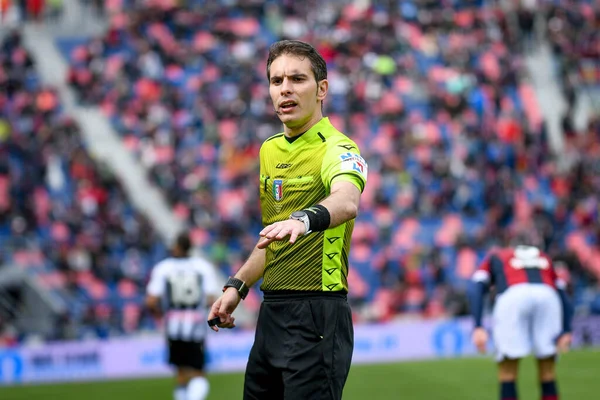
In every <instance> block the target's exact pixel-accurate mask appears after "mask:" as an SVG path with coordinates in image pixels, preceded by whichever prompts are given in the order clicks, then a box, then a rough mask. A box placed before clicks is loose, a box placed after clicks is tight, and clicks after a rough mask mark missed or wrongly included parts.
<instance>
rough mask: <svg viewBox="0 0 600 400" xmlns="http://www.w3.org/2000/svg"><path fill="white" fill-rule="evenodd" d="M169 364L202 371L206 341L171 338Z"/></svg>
mask: <svg viewBox="0 0 600 400" xmlns="http://www.w3.org/2000/svg"><path fill="white" fill-rule="evenodd" d="M169 364H171V365H174V366H176V367H188V368H193V369H197V370H199V371H202V370H203V369H204V342H185V341H183V340H169Z"/></svg>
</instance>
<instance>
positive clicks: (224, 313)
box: [208, 288, 240, 332]
mask: <svg viewBox="0 0 600 400" xmlns="http://www.w3.org/2000/svg"><path fill="white" fill-rule="evenodd" d="M239 303H240V295H239V294H238V292H237V290H236V289H235V288H227V290H225V292H224V293H223V294H222V295H221V297H219V298H218V299H217V301H215V302H214V304H213V305H212V307H211V308H210V312H209V313H208V320H209V321H210V320H211V319H213V318H216V317H219V318H220V319H221V323H219V324H217V326H211V327H210V329H212V330H213V331H215V332H219V328H226V329H231V328H235V318H234V317H233V315H232V314H233V312H234V311H235V309H236V308H237V306H238V304H239Z"/></svg>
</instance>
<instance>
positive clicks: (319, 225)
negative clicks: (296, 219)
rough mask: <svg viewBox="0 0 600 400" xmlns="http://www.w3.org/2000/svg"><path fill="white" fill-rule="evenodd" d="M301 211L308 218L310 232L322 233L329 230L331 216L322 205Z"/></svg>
mask: <svg viewBox="0 0 600 400" xmlns="http://www.w3.org/2000/svg"><path fill="white" fill-rule="evenodd" d="M302 211H304V212H305V213H306V215H307V216H308V220H309V221H310V230H311V231H313V232H323V231H324V230H326V229H328V228H329V224H330V223H331V214H329V210H328V209H327V208H326V207H325V206H324V205H321V204H317V205H314V206H312V207H309V208H305V209H304V210H302Z"/></svg>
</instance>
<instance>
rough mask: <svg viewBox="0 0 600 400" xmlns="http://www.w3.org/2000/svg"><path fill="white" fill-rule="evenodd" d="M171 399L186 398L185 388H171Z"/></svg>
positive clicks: (179, 399) (183, 399) (184, 399)
mask: <svg viewBox="0 0 600 400" xmlns="http://www.w3.org/2000/svg"><path fill="white" fill-rule="evenodd" d="M173 399H174V400H187V389H186V387H185V386H177V387H176V388H175V390H173Z"/></svg>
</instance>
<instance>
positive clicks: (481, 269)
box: [473, 252, 496, 285]
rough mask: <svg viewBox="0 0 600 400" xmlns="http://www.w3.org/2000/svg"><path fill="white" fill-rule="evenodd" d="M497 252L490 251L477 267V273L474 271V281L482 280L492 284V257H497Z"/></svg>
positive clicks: (486, 283)
mask: <svg viewBox="0 0 600 400" xmlns="http://www.w3.org/2000/svg"><path fill="white" fill-rule="evenodd" d="M495 256H496V254H495V252H490V253H488V254H487V255H486V256H485V258H484V259H483V261H481V263H480V264H479V266H478V267H477V270H476V271H475V273H473V281H474V282H481V283H484V284H485V285H491V284H492V283H493V282H492V273H491V261H492V258H493V257H495Z"/></svg>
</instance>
